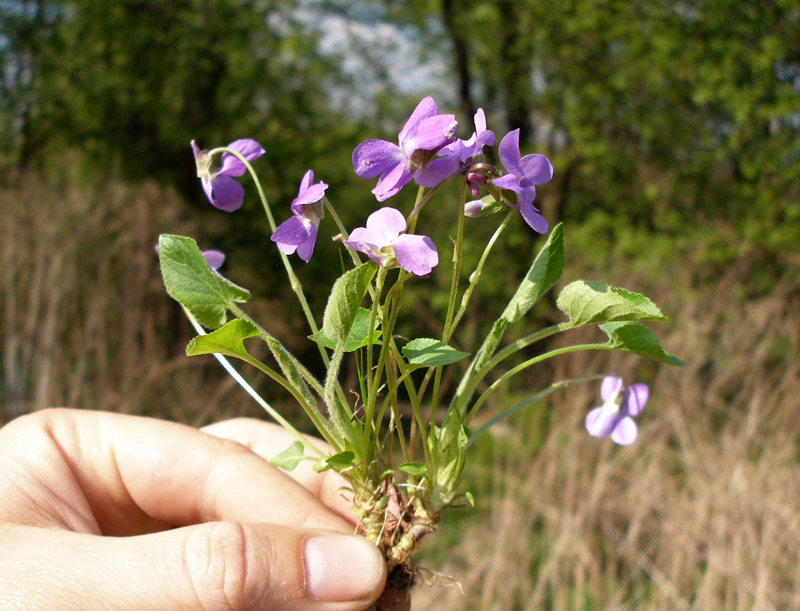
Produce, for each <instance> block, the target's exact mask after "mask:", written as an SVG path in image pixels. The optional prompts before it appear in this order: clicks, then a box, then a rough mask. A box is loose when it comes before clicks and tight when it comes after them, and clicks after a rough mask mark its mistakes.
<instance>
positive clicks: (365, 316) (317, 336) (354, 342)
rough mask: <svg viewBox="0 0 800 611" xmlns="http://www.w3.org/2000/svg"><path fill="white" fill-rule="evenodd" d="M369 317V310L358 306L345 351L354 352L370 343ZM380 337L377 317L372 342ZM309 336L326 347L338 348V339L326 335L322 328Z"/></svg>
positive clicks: (375, 341) (345, 343)
mask: <svg viewBox="0 0 800 611" xmlns="http://www.w3.org/2000/svg"><path fill="white" fill-rule="evenodd" d="M369 318H370V311H369V310H367V309H366V308H358V311H357V312H356V317H355V320H353V326H352V327H351V328H350V334H349V335H348V336H347V339H346V340H345V342H344V351H345V352H354V351H356V350H358V349H359V348H363V347H364V346H366V345H367V344H368V343H369V341H370V333H369ZM380 337H381V332H380V331H379V330H378V320H377V319H376V320H375V324H374V325H373V328H372V342H373V343H377V341H378V340H379V339H380ZM308 338H309V339H312V340H314V341H315V342H317V343H318V344H322V345H323V346H325V347H326V348H330V349H331V350H333V349H334V348H336V344H337V342H336V340H334V339H332V338H330V337H328V336H327V335H325V333H324V332H323V331H322V329H320V330H319V331H317V332H316V333H314V334H313V335H309V336H308Z"/></svg>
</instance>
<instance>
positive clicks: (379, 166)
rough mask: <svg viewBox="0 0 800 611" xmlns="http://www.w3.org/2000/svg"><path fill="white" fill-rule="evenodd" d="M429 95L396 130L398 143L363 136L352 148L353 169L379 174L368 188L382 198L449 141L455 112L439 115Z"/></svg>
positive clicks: (363, 173)
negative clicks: (354, 147) (374, 183)
mask: <svg viewBox="0 0 800 611" xmlns="http://www.w3.org/2000/svg"><path fill="white" fill-rule="evenodd" d="M438 112H439V110H438V108H437V107H436V102H434V101H433V98H431V97H426V98H424V99H423V100H422V101H421V102H420V103H419V104H417V107H416V108H415V109H414V112H413V113H411V116H410V117H409V118H408V121H406V124H405V125H404V126H403V129H402V130H400V133H399V134H398V138H397V140H398V143H399V146H398V145H397V144H394V143H392V142H387V141H386V140H367V141H365V142H362V143H361V144H359V145H358V146H357V147H356V149H355V150H354V151H353V170H354V171H355V173H356V175H358V176H360V177H361V178H374V177H375V176H378V175H380V178H379V179H378V184H376V185H375V188H374V189H373V190H372V192H373V193H374V194H375V198H376V199H377V200H378V201H379V202H382V201H384V200H386V199H389V198H390V197H392V196H393V195H395V194H397V193H398V192H399V191H400V189H402V188H403V186H404V185H406V184H408V183H409V182H410V181H411V179H412V178H414V177H418V176H419V175H420V174H422V173H423V172H424V171H425V168H426V167H427V165H428V163H429V162H430V161H431V159H433V157H434V155H435V154H436V152H437V151H438V150H439V149H441V148H442V147H443V146H445V145H447V144H450V143H451V142H453V139H454V138H453V134H455V131H456V126H457V123H456V119H455V115H440V114H437V113H438Z"/></svg>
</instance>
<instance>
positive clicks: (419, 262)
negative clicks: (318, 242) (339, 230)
mask: <svg viewBox="0 0 800 611" xmlns="http://www.w3.org/2000/svg"><path fill="white" fill-rule="evenodd" d="M405 230H406V219H405V217H404V216H403V213H402V212H400V211H399V210H396V209H394V208H388V207H386V208H381V209H380V210H376V211H375V212H373V213H372V214H370V215H369V217H367V226H366V227H357V228H356V229H353V231H352V232H351V233H350V237H349V239H348V240H347V241H346V242H345V244H347V245H348V246H349V247H350V248H354V249H355V250H358V251H360V252H363V253H364V254H366V255H367V256H368V257H369V258H370V259H372V260H373V261H375V263H377V264H378V265H382V266H383V267H387V268H390V267H395V265H397V266H400V267H402V268H403V269H404V270H406V271H407V272H410V273H412V274H414V275H416V276H427V275H428V274H430V273H431V270H432V269H433V268H434V267H436V266H437V265H438V264H439V253H438V252H437V250H436V246H435V245H434V243H433V241H432V240H431V239H430V238H429V237H428V236H423V235H415V234H411V233H402V232H403V231H405Z"/></svg>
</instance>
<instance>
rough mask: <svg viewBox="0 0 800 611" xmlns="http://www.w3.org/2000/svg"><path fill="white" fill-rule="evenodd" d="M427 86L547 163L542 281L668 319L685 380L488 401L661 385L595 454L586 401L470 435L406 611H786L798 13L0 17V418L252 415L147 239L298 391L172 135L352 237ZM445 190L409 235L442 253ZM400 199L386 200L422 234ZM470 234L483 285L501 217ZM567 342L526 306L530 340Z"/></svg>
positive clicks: (533, 412) (595, 365)
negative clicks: (469, 503)
mask: <svg viewBox="0 0 800 611" xmlns="http://www.w3.org/2000/svg"><path fill="white" fill-rule="evenodd" d="M424 95H433V96H434V98H435V99H436V101H437V102H438V104H439V107H440V111H441V112H455V113H456V114H457V117H458V119H459V121H460V123H461V126H460V129H459V136H460V137H467V136H468V135H469V134H470V133H471V130H472V115H473V113H474V112H475V110H476V108H478V107H482V108H484V109H485V111H486V114H487V118H488V122H489V127H490V128H491V129H493V130H494V131H495V133H496V134H497V135H498V141H499V138H500V137H502V135H503V134H505V133H506V131H508V130H510V129H514V128H517V127H519V128H520V130H521V141H522V151H523V154H525V153H531V152H537V153H542V154H545V155H547V156H548V157H549V158H550V159H551V161H552V162H553V164H554V167H555V177H554V179H553V181H551V182H550V183H548V184H547V185H543V186H542V187H540V188H539V190H538V196H537V203H538V205H539V207H540V208H541V209H542V211H543V213H544V215H545V217H546V218H547V219H548V220H549V221H550V224H551V226H553V225H554V224H555V223H556V222H557V221H562V220H563V221H565V223H566V231H565V237H566V250H567V268H566V271H565V274H564V277H563V278H562V281H561V284H562V285H563V283H566V282H568V281H571V280H574V279H577V278H587V279H596V280H601V281H603V282H606V283H608V284H612V285H619V286H624V287H625V288H627V289H630V290H634V291H637V292H642V293H644V294H646V295H648V296H649V297H651V298H652V299H653V300H654V301H655V302H656V303H657V304H658V305H659V306H660V307H661V309H662V310H663V311H664V312H665V313H667V314H668V315H669V316H670V320H669V321H668V322H667V323H662V324H659V325H654V326H653V327H652V328H653V330H654V331H655V332H656V334H657V335H658V336H659V338H660V339H661V340H662V343H663V345H664V346H665V348H666V349H667V350H668V351H670V352H671V353H673V354H675V355H677V356H678V357H680V358H682V359H684V360H685V361H686V365H685V366H684V367H683V368H681V369H676V368H671V367H666V366H662V365H655V364H653V363H650V362H643V361H642V360H641V359H638V358H634V357H630V356H620V355H608V354H579V355H571V356H567V357H559V359H555V360H553V361H551V362H549V364H547V365H545V366H543V367H540V368H539V369H536V370H534V371H532V372H531V373H530V375H529V376H528V377H527V378H525V376H520V378H519V379H517V381H516V383H515V384H513V385H511V386H510V387H509V388H507V389H506V390H505V391H503V393H502V394H501V396H498V395H495V397H494V401H493V404H492V406H491V407H490V409H489V410H487V413H488V414H489V415H491V414H492V413H493V412H496V410H498V409H501V408H502V407H503V406H504V405H505V406H507V405H510V404H512V402H516V401H519V400H520V399H522V398H524V397H526V396H529V395H530V394H532V393H533V392H535V391H536V390H538V389H540V388H542V387H543V386H546V385H547V384H548V383H549V381H550V380H552V379H554V378H555V377H574V376H578V375H583V374H587V373H596V372H608V373H615V374H618V375H623V376H625V377H626V378H627V379H628V380H629V381H633V380H637V381H642V382H646V383H648V384H649V385H650V386H651V399H650V402H649V403H648V405H647V407H646V410H645V412H644V413H643V415H642V416H641V417H640V419H639V421H640V437H639V440H638V441H637V443H636V444H635V445H633V446H631V447H629V448H624V449H623V448H619V447H616V446H614V445H613V444H611V443H610V442H609V441H608V440H595V439H590V438H588V437H587V435H586V434H585V432H584V430H583V418H584V417H585V414H586V412H587V411H588V410H589V409H590V408H591V407H593V406H595V405H597V404H599V403H600V401H599V396H598V388H597V387H596V385H591V384H590V385H585V386H575V387H572V388H571V389H570V390H568V391H564V392H561V393H558V394H556V395H553V396H551V397H550V399H549V400H548V402H546V403H540V404H536V405H534V406H532V407H530V408H529V409H527V410H526V411H523V412H521V413H517V414H515V415H514V417H513V418H512V419H511V420H510V421H508V422H506V423H503V424H501V425H499V426H497V427H495V428H494V429H493V430H492V434H491V435H485V436H484V437H483V438H482V439H481V441H480V442H478V443H476V444H475V446H473V448H474V450H475V452H474V454H473V456H472V461H471V463H470V464H469V466H468V468H467V474H466V481H465V485H466V487H468V488H469V489H470V490H472V491H473V492H474V494H475V496H476V498H477V506H476V508H475V509H455V510H453V511H451V512H450V514H448V516H447V518H446V521H445V524H444V525H443V526H442V528H441V530H440V532H438V533H437V534H435V535H431V536H429V537H428V538H427V539H426V540H425V542H424V544H423V546H422V547H423V554H422V558H421V559H420V564H421V566H422V567H423V568H422V573H421V579H420V581H421V582H425V583H426V584H427V585H423V587H420V588H418V589H416V590H415V591H414V604H415V606H416V608H418V609H481V610H487V609H488V610H498V611H501V610H507V609H540V608H552V609H632V608H635V609H640V608H641V609H721V608H725V609H789V608H800V475H798V473H800V470H799V469H798V467H800V460H799V457H798V450H799V449H800V445H799V443H798V442H799V441H800V429H798V425H797V423H798V422H800V361H799V360H798V358H797V357H798V349H799V348H800V312H799V311H798V310H800V249H798V246H800V227H799V226H798V223H800V5H798V4H797V2H795V1H794V0H769V1H763V2H748V1H743V0H736V1H733V0H696V1H691V0H687V1H685V2H665V1H663V0H641V1H639V2H625V1H621V0H570V1H564V2H555V1H547V0H495V1H481V0H438V1H436V0H433V1H432V0H426V1H424V2H422V1H417V0H404V1H398V0H395V1H392V2H388V1H384V2H379V1H370V0H351V1H349V2H345V1H339V0H330V1H324V0H274V1H273V0H239V1H231V0H225V1H223V0H175V1H170V2H162V1H156V0H150V1H148V0H120V1H118V2H105V1H100V0H83V1H79V0H75V1H68V0H62V1H55V0H54V1H44V0H42V1H19V2H14V1H8V0H0V145H1V146H0V286H1V287H2V288H0V309H2V314H1V316H2V322H0V339H1V340H2V367H1V368H0V393H2V395H1V396H2V412H1V413H0V416H1V417H2V420H3V421H8V420H9V419H11V418H13V417H16V416H18V415H21V414H24V413H27V412H29V411H31V410H35V409H39V408H42V407H46V406H54V405H68V406H74V407H82V408H87V409H103V410H113V411H118V412H125V413H134V414H147V415H153V416H158V417H164V418H170V419H174V420H177V421H180V422H186V423H189V424H192V425H200V424H204V423H207V422H209V421H214V420H219V419H223V418H227V417H232V416H242V415H244V416H256V417H260V416H261V414H260V412H259V409H258V408H257V406H255V405H254V404H253V402H252V401H251V400H250V399H249V398H248V397H247V395H245V393H244V392H243V391H241V390H240V389H239V388H238V387H237V386H236V385H235V383H234V382H233V381H232V380H230V379H229V378H228V377H227V376H226V375H225V374H224V373H223V372H222V371H221V369H220V368H219V366H218V365H217V363H216V362H215V361H214V360H213V358H211V357H197V358H193V359H189V358H187V357H185V356H184V355H183V350H184V346H185V344H186V342H187V341H188V339H189V338H190V337H191V335H192V334H191V331H190V327H189V325H188V323H187V322H186V320H185V319H184V317H183V315H182V313H181V311H180V309H179V307H178V306H177V304H175V303H174V302H172V301H171V300H170V299H169V298H168V297H167V295H166V294H165V292H164V289H163V285H162V282H161V278H160V274H159V271H158V265H157V260H156V258H155V256H154V254H153V245H154V244H155V243H156V241H157V238H158V235H159V234H160V233H162V232H170V233H180V234H184V235H190V236H192V237H194V238H195V239H197V241H198V242H199V244H200V246H201V248H204V249H207V248H217V249H220V250H223V251H224V252H225V253H226V254H227V256H228V259H227V262H226V264H225V267H224V268H223V270H222V271H223V272H224V273H225V275H226V276H228V277H229V278H231V279H232V280H234V281H235V282H237V283H238V284H241V285H243V286H246V287H248V288H249V289H250V290H251V291H252V292H253V295H254V298H253V299H252V300H251V302H250V303H249V304H248V311H250V312H251V313H252V314H253V315H255V317H256V318H257V319H260V320H262V321H266V322H268V326H269V329H270V330H271V331H272V332H273V333H274V334H275V335H276V336H278V337H279V339H281V340H282V341H283V342H284V343H285V344H286V345H287V346H288V347H290V349H292V350H293V351H295V353H296V354H298V355H299V356H300V357H301V358H303V357H306V358H307V360H308V361H309V362H311V363H313V364H314V365H312V366H313V367H317V368H319V367H320V365H319V364H317V361H318V354H317V353H316V351H315V349H314V347H313V346H310V345H309V344H310V342H307V341H306V340H305V337H306V335H307V333H308V330H307V329H306V326H305V323H304V321H303V319H302V317H301V316H300V315H299V310H298V308H296V307H295V306H294V303H295V302H294V297H293V294H292V293H291V291H290V289H289V287H288V285H287V283H286V282H285V280H284V276H283V273H282V266H281V265H280V261H279V259H278V257H277V253H276V250H275V248H274V245H273V244H272V243H271V242H270V241H269V232H268V230H267V228H266V225H265V223H264V221H263V212H262V211H261V209H260V206H259V205H258V200H257V198H256V196H255V192H254V190H253V188H252V186H251V185H250V184H247V183H245V187H246V189H247V196H246V198H245V205H244V207H243V208H242V209H241V210H240V211H238V212H237V213H235V214H230V215H229V214H226V213H223V212H221V211H218V210H216V209H214V208H212V207H211V206H210V205H209V204H208V203H207V201H206V200H205V197H204V195H203V193H202V190H201V188H200V183H199V181H198V180H197V178H196V172H195V168H194V159H193V157H192V153H191V149H190V147H189V141H190V140H191V139H192V138H194V139H196V140H197V141H198V143H199V144H200V146H202V147H204V148H212V147H214V146H220V145H224V144H227V143H228V142H231V141H233V140H235V139H237V138H241V137H252V138H255V139H257V140H258V141H259V142H260V143H261V144H262V145H263V146H264V147H265V148H266V150H267V154H266V155H265V156H264V157H262V158H261V159H259V160H258V161H257V162H256V163H255V167H256V170H257V171H258V172H259V174H260V176H261V179H262V181H263V184H264V186H265V190H266V193H267V196H268V198H269V200H270V202H271V204H272V206H273V210H274V211H275V214H276V216H277V217H278V220H279V222H280V220H283V219H285V218H286V217H288V215H289V208H288V206H289V204H290V202H291V200H292V198H293V197H295V195H296V193H297V186H298V183H299V181H300V179H301V177H302V175H303V173H304V172H305V171H306V170H307V169H309V168H312V169H313V170H314V171H315V173H316V177H317V180H323V181H325V182H327V183H328V184H329V185H330V189H329V190H328V195H329V196H330V199H331V200H332V202H333V203H334V205H335V206H336V207H337V209H338V210H339V212H340V214H341V216H342V217H343V219H344V221H345V224H346V225H347V226H349V227H353V226H356V225H360V224H363V221H364V219H365V217H366V215H367V214H368V212H369V211H371V210H372V209H373V208H374V207H375V201H374V198H373V197H372V195H371V194H370V192H369V189H370V188H372V186H373V184H372V182H373V181H364V180H361V179H358V178H357V177H355V176H354V175H353V173H352V165H351V161H350V155H351V153H352V150H353V148H354V147H355V146H356V145H357V144H358V143H359V142H360V141H362V140H364V139H366V138H372V137H380V138H386V139H389V140H394V139H395V138H396V135H397V132H398V131H399V129H400V127H401V126H402V123H403V122H404V121H405V119H406V118H407V116H408V114H409V113H410V111H411V110H412V109H413V108H414V106H415V105H416V103H417V102H418V101H419V99H420V98H421V97H423V96H424ZM447 195H448V194H445V196H444V197H442V198H440V199H439V202H438V203H437V204H436V206H435V207H434V206H429V207H428V208H427V209H426V212H425V215H427V218H424V219H423V222H426V223H429V225H428V226H430V227H435V229H434V230H433V231H432V232H431V233H432V234H433V237H434V239H435V240H436V241H437V243H438V244H439V249H440V252H441V253H442V254H443V261H445V262H446V261H447V260H448V258H449V251H448V249H449V246H448V245H449V240H448V239H447V236H448V235H449V233H451V229H452V226H453V222H454V219H453V214H452V209H448V208H447V202H448V201H451V202H452V201H453V199H452V198H450V200H448V197H447ZM413 196H414V193H413V189H409V190H408V192H406V191H404V192H401V194H400V195H398V196H397V197H396V198H395V199H394V200H392V202H391V203H392V205H395V206H398V207H400V208H401V209H405V210H406V211H408V210H410V206H411V204H412V203H413ZM425 215H424V216H425ZM467 221H468V225H467V232H468V234H469V236H470V238H469V240H471V241H472V244H474V245H475V248H474V249H470V248H469V246H470V244H469V243H468V244H467V248H466V253H467V257H466V261H465V266H464V269H465V270H471V269H472V266H474V263H475V260H476V258H477V256H478V253H475V250H477V249H478V248H479V245H480V244H482V243H483V241H484V240H485V239H486V238H487V237H488V235H489V234H490V233H491V231H492V230H493V227H494V225H495V222H494V218H492V217H490V218H489V219H486V218H483V219H467ZM332 235H333V229H332V225H328V226H326V225H325V224H323V228H322V231H321V237H320V240H319V242H318V244H317V253H316V256H315V257H314V258H313V259H312V260H311V262H310V263H309V264H308V265H305V264H303V263H302V262H300V261H298V263H297V268H296V269H297V271H298V273H299V275H300V276H301V279H302V280H303V282H304V284H305V286H306V291H307V294H308V296H309V299H310V300H311V302H312V307H314V308H315V311H316V312H318V313H319V315H320V317H321V312H322V308H323V307H324V303H325V300H326V299H327V294H328V290H329V286H330V284H331V282H332V279H333V278H334V277H335V275H336V274H337V273H338V271H339V270H340V266H341V262H340V259H339V255H338V250H337V248H336V245H335V244H333V243H331V242H330V241H328V240H327V237H330V236H332ZM505 238H506V239H505V240H504V243H503V245H502V246H501V247H500V248H498V249H496V251H495V254H494V257H493V260H491V261H490V264H489V266H490V269H491V271H492V273H488V274H484V275H483V278H484V279H483V281H482V284H481V285H480V288H479V290H478V291H477V294H476V296H475V298H474V300H473V307H472V308H471V309H470V312H469V314H468V316H467V317H465V322H464V323H463V324H462V327H461V329H460V332H459V334H458V335H457V336H456V337H455V338H454V342H453V343H454V344H456V346H457V347H459V348H461V349H464V350H474V349H475V348H476V345H475V344H476V343H477V342H479V341H480V340H481V338H482V337H483V335H482V334H483V333H485V331H486V330H487V328H488V326H489V325H490V324H491V322H492V321H493V320H494V319H495V317H496V316H497V315H498V314H499V312H500V311H501V310H502V308H503V307H504V305H505V299H504V298H505V297H507V296H509V295H510V294H511V293H512V292H513V290H514V288H515V287H516V284H517V282H518V280H519V277H520V275H521V274H522V273H524V271H525V270H526V269H527V267H528V265H529V264H530V261H531V258H532V256H533V253H534V252H535V250H536V248H537V246H539V245H541V243H542V240H543V238H542V237H541V236H538V235H536V234H534V233H533V232H532V231H531V230H530V229H528V227H527V226H526V225H525V224H524V223H523V222H522V220H521V219H518V222H516V223H514V226H513V228H512V229H511V230H510V231H507V232H506V234H505ZM446 276H448V275H447V274H444V275H439V276H437V275H436V274H434V275H432V276H431V278H430V280H429V281H426V282H420V283H416V285H415V286H414V289H413V291H412V292H411V293H410V297H411V298H412V299H411V302H410V304H409V311H408V312H407V313H406V317H407V320H406V324H407V325H408V327H407V328H409V335H414V334H422V333H425V334H428V335H430V334H431V333H436V332H437V329H438V327H437V325H438V324H439V323H437V322H436V321H437V317H440V315H441V314H442V312H443V310H444V308H445V307H446V303H445V297H444V296H443V295H442V294H441V289H442V288H443V286H445V285H446V283H447V282H448V278H447V277H446ZM436 289H440V292H439V293H437V292H436ZM498 296H501V297H504V298H502V299H501V298H500V297H498ZM556 320H559V313H558V312H557V310H556V309H555V307H554V305H553V302H552V301H550V302H549V303H542V304H540V305H539V306H537V308H536V309H535V311H533V312H532V313H531V315H530V324H529V326H528V329H531V328H534V327H536V326H540V325H546V324H551V323H552V322H554V321H556ZM524 331H525V330H524V329H522V330H519V331H516V332H517V333H520V334H522V333H523V332H524ZM595 339H597V337H595ZM578 340H581V338H580V337H579V336H578V335H577V334H576V335H573V336H571V337H565V338H560V339H558V340H553V343H552V344H551V345H550V346H549V347H556V345H558V343H560V342H565V341H569V342H570V343H575V342H576V341H578ZM315 359H316V360H315ZM317 370H318V369H317ZM243 373H244V374H245V375H246V377H247V378H248V379H250V380H251V381H252V383H253V384H254V385H255V386H256V387H257V388H258V389H259V390H260V392H261V393H262V394H263V395H264V396H265V398H267V399H268V400H269V401H271V402H272V403H273V404H274V405H278V406H281V409H282V410H283V411H284V412H285V413H287V414H288V415H290V416H292V415H296V410H295V407H294V406H293V405H291V403H290V402H289V397H287V396H286V395H284V394H281V393H279V392H278V389H275V388H272V387H271V386H270V385H269V384H264V383H262V381H261V379H260V378H259V377H258V376H255V375H253V372H251V371H247V370H244V369H243ZM447 382H449V383H452V382H453V380H452V379H451V380H448V381H447ZM426 567H428V568H426Z"/></svg>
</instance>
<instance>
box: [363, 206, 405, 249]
mask: <svg viewBox="0 0 800 611" xmlns="http://www.w3.org/2000/svg"><path fill="white" fill-rule="evenodd" d="M405 230H406V217H404V216H403V213H402V212H400V211H399V210H397V209H396V208H390V207H389V206H385V207H383V208H380V209H379V210H376V211H375V212H373V213H372V214H370V215H369V216H368V217H367V231H369V232H370V233H371V234H373V235H375V236H380V241H379V242H377V244H380V245H381V246H388V245H389V244H391V243H392V240H394V238H396V237H397V235H398V234H399V233H400V232H401V231H405Z"/></svg>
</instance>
